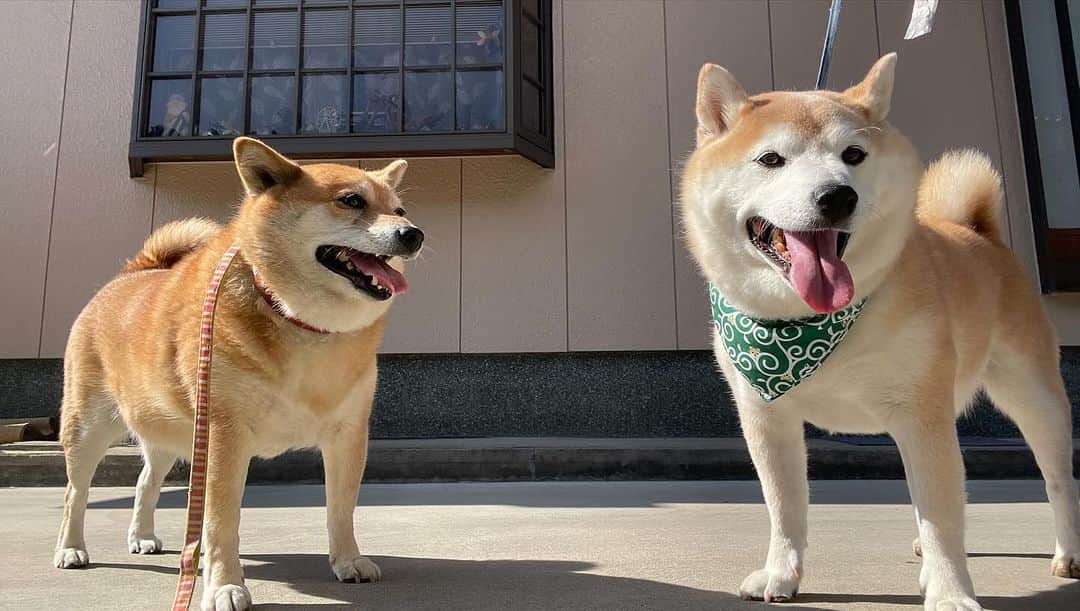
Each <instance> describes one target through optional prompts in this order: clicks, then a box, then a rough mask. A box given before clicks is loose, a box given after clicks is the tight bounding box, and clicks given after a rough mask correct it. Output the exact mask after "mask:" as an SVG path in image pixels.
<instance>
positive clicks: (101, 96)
mask: <svg viewBox="0 0 1080 611" xmlns="http://www.w3.org/2000/svg"><path fill="white" fill-rule="evenodd" d="M138 36H139V4H138V3H136V2H99V1H96V0H78V1H77V2H76V3H75V11H74V16H73V20H72V32H71V52H70V61H69V65H68V79H67V94H66V96H65V99H64V125H63V130H62V132H61V134H60V138H61V140H60V161H59V164H58V168H57V177H56V194H55V200H56V203H55V206H54V209H53V230H52V246H51V249H50V252H49V271H48V282H47V286H46V287H45V318H44V329H43V334H42V346H41V356H42V357H57V356H61V355H62V353H63V351H64V344H65V342H66V341H67V334H68V330H69V329H70V328H71V323H72V322H73V321H74V320H75V317H76V315H78V313H79V311H80V310H81V309H82V307H83V305H85V304H86V302H87V301H88V300H89V299H90V297H91V296H92V295H93V294H94V292H95V291H97V289H99V288H101V286H103V285H104V284H105V283H106V282H107V281H108V280H109V279H110V278H111V277H112V276H113V275H114V274H116V272H117V271H118V270H119V269H120V266H121V265H122V264H123V262H124V260H125V259H127V258H128V257H130V256H131V255H132V254H134V253H135V251H136V250H137V249H138V248H139V246H140V245H141V244H142V241H143V239H144V238H145V237H146V234H147V233H148V232H149V230H150V219H151V211H152V200H153V195H154V193H153V189H154V186H153V185H154V169H153V168H150V169H149V170H148V171H147V173H146V176H145V177H144V178H143V179H140V180H132V179H130V178H128V164H127V146H128V139H129V137H130V129H131V99H132V88H133V87H134V82H135V56H136V55H137V51H136V47H137V46H138Z"/></svg>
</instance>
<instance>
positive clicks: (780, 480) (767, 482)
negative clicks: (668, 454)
mask: <svg viewBox="0 0 1080 611" xmlns="http://www.w3.org/2000/svg"><path fill="white" fill-rule="evenodd" d="M771 409H773V408H769V407H759V406H756V405H755V406H748V407H746V408H743V407H741V406H740V408H739V419H740V421H741V423H742V429H743V435H744V436H745V437H746V444H747V446H748V447H749V449H750V458H751V459H753V461H754V468H755V469H757V473H758V479H760V480H761V490H762V493H763V494H764V495H765V503H766V505H768V507H769V521H770V523H771V527H772V528H771V533H770V537H769V555H768V558H767V559H766V561H765V568H763V569H761V570H758V571H755V572H753V573H751V574H750V576H749V577H747V578H746V579H745V580H743V582H742V585H741V586H739V595H740V596H742V597H743V598H746V599H754V600H764V601H767V602H772V601H778V602H779V601H786V600H791V599H792V598H794V597H795V594H796V593H797V592H798V590H799V580H800V579H801V577H802V562H803V553H804V552H805V550H806V511H807V505H808V504H809V502H810V492H809V487H808V484H807V481H806V441H805V439H804V438H803V422H802V419H800V418H796V417H793V416H791V415H790V414H784V413H780V412H778V411H770V410H771Z"/></svg>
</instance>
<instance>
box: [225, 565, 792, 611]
mask: <svg viewBox="0 0 1080 611" xmlns="http://www.w3.org/2000/svg"><path fill="white" fill-rule="evenodd" d="M243 558H244V560H245V563H244V564H245V566H244V573H245V576H246V577H248V578H249V579H256V580H266V581H274V582H278V583H282V584H286V585H288V587H289V588H290V589H292V590H295V591H296V592H299V593H301V594H305V595H308V596H312V597H318V598H319V599H321V601H320V602H313V603H310V604H297V603H289V604H274V603H264V602H262V601H265V600H266V599H265V597H263V598H262V601H260V604H258V608H259V609H356V608H363V609H365V610H371V609H440V610H445V609H577V608H582V607H588V608H592V609H630V608H649V609H705V608H708V609H736V608H743V607H744V606H745V608H754V605H752V604H751V603H747V602H744V601H742V600H740V599H739V597H738V596H736V595H735V594H732V593H728V592H715V591H709V590H700V589H696V588H692V587H687V586H680V585H673V584H668V583H661V582H658V581H651V580H648V579H634V578H627V577H612V576H607V575H595V574H591V573H585V572H583V571H588V570H592V569H594V568H595V565H594V564H592V563H590V562H580V561H569V560H567V561H560V560H452V559H446V558H403V557H396V556H372V557H371V559H372V560H374V561H375V562H376V563H378V564H379V566H380V567H381V568H382V570H383V580H382V581H380V582H378V583H359V584H351V583H339V582H337V581H336V580H334V579H333V577H332V576H331V575H330V573H329V567H328V566H327V564H326V557H325V556H323V555H316V554H283V555H244V556H243ZM257 588H258V586H257V585H256V586H255V592H254V596H255V597H256V598H259V596H258V592H257ZM327 600H332V601H340V604H338V603H327V602H322V601H327ZM812 608H813V607H805V606H800V605H799V604H797V603H795V604H792V605H790V606H789V605H785V606H784V609H785V610H787V609H791V610H800V609H812Z"/></svg>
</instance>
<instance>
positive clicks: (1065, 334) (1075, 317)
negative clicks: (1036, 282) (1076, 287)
mask: <svg viewBox="0 0 1080 611" xmlns="http://www.w3.org/2000/svg"><path fill="white" fill-rule="evenodd" d="M1043 303H1044V304H1046V313H1047V314H1048V315H1049V316H1050V321H1051V322H1052V323H1054V327H1055V328H1056V329H1057V333H1058V342H1059V343H1060V344H1061V345H1062V346H1080V293H1057V294H1055V295H1046V296H1044V297H1043Z"/></svg>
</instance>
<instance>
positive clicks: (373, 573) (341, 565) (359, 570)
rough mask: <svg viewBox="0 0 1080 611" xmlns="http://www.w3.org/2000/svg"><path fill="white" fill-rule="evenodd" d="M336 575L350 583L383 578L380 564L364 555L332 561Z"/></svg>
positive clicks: (374, 580)
mask: <svg viewBox="0 0 1080 611" xmlns="http://www.w3.org/2000/svg"><path fill="white" fill-rule="evenodd" d="M330 568H331V569H333V571H334V577H337V579H338V581H345V582H349V583H360V582H365V581H366V582H372V583H374V582H376V581H378V580H379V579H381V578H382V570H380V569H379V565H377V564H375V563H374V562H372V561H371V560H368V559H367V558H365V557H364V556H352V557H349V558H342V559H340V560H335V561H332V562H330Z"/></svg>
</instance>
